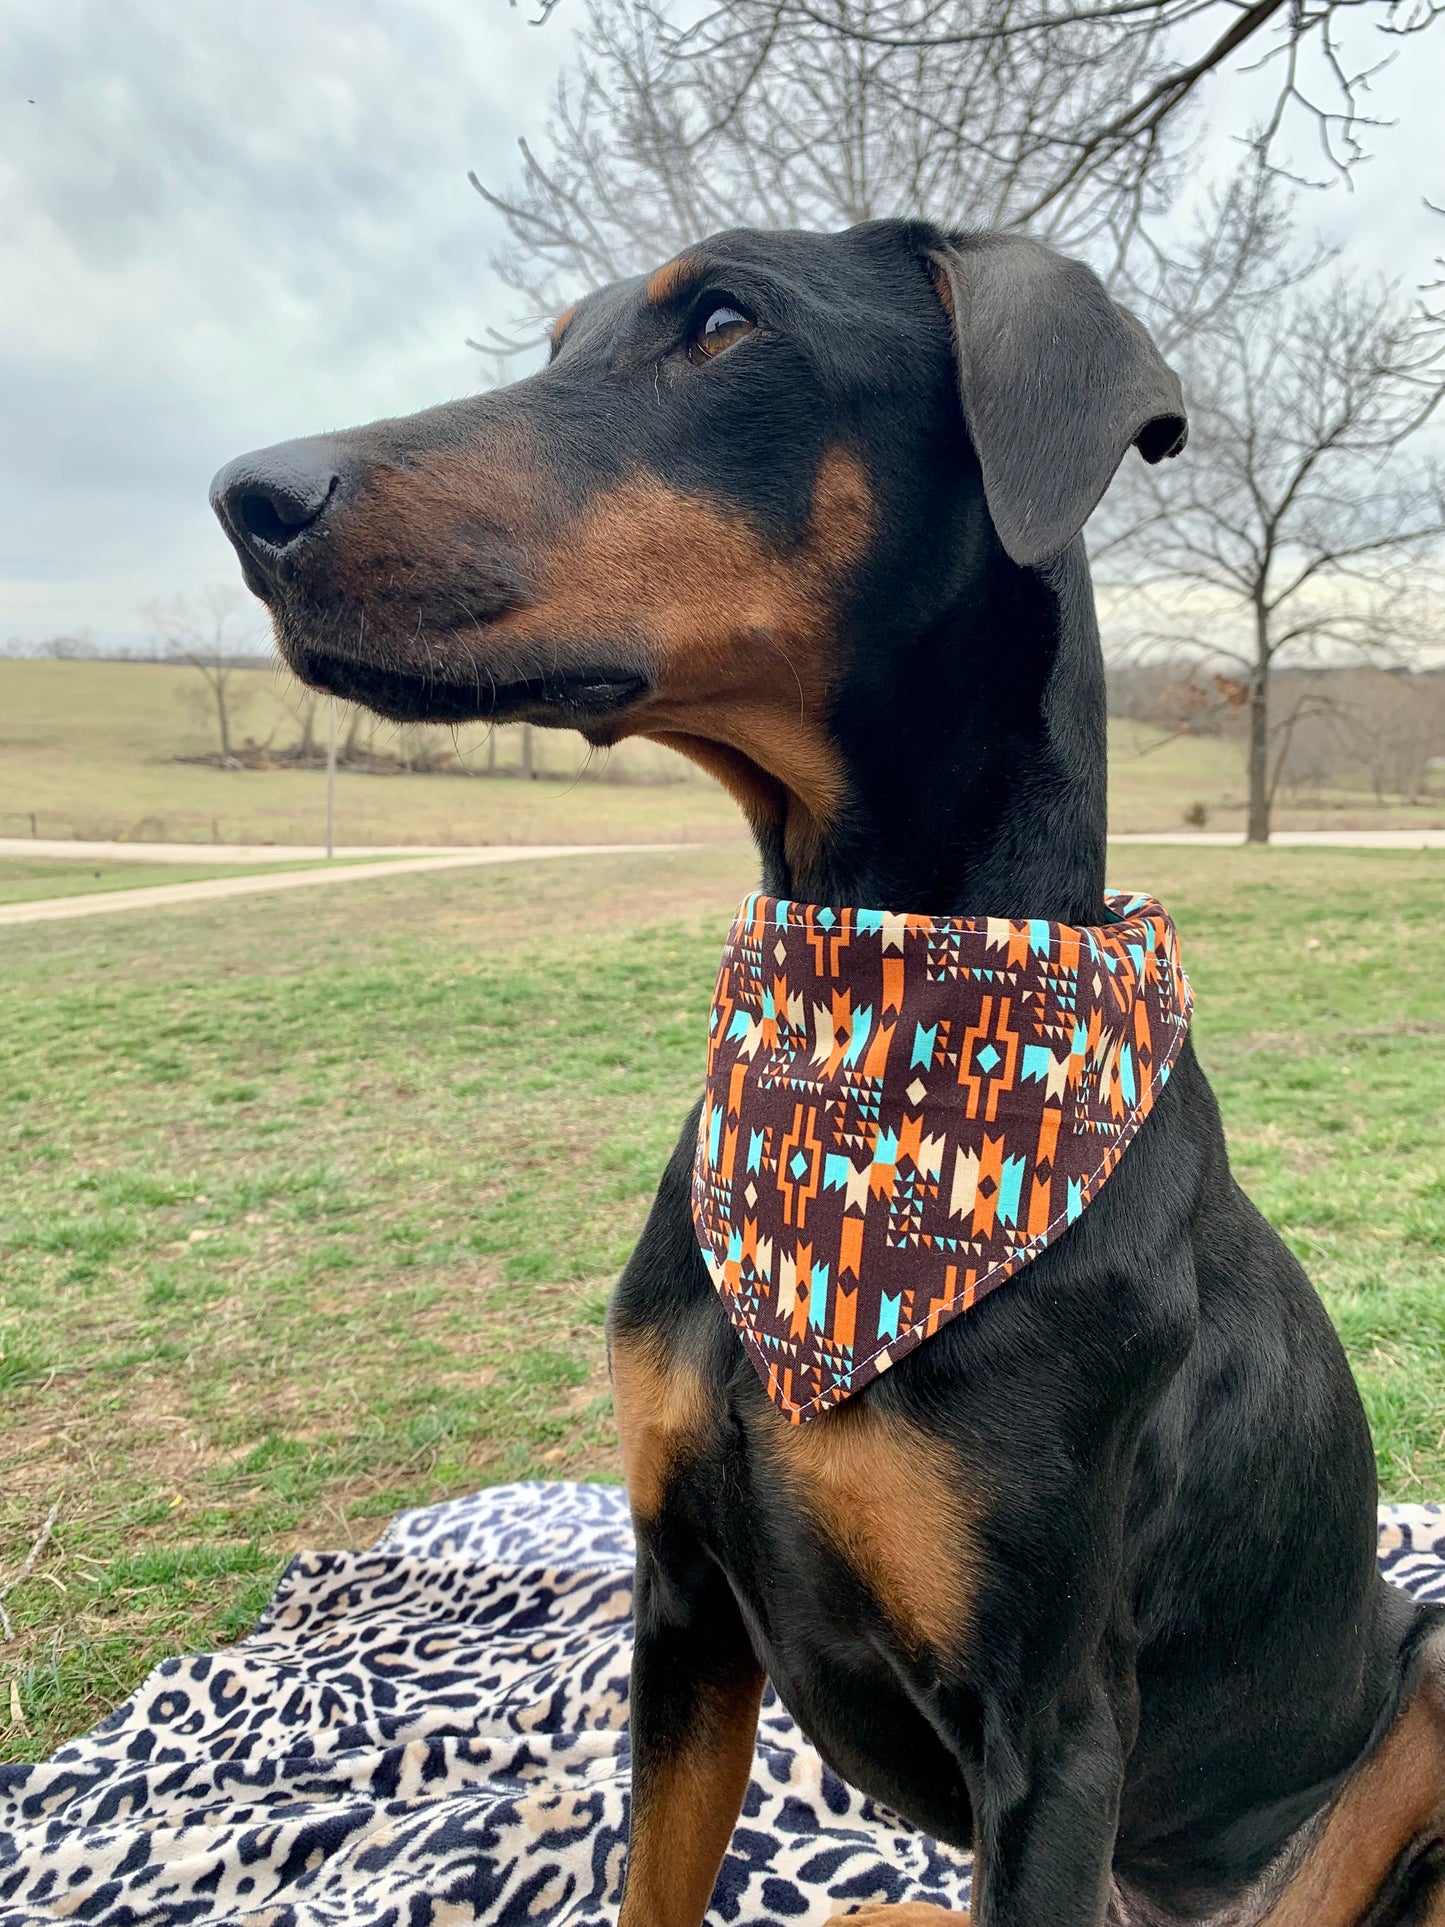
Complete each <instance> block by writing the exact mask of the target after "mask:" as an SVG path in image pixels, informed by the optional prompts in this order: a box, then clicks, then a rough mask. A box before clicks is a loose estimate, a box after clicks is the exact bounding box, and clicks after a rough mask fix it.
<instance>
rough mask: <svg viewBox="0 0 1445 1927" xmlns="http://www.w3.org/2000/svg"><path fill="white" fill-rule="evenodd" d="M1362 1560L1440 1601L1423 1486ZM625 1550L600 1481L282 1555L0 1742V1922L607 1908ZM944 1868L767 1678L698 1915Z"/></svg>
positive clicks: (958, 1883) (797, 1901) (823, 1899)
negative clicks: (821, 1749) (120, 1698)
mask: <svg viewBox="0 0 1445 1927" xmlns="http://www.w3.org/2000/svg"><path fill="white" fill-rule="evenodd" d="M1380 1558H1381V1562H1382V1564H1383V1566H1384V1568H1385V1571H1386V1572H1387V1573H1388V1575H1389V1577H1390V1578H1391V1579H1392V1580H1393V1581H1394V1582H1395V1583H1396V1584H1398V1585H1401V1586H1404V1587H1405V1588H1406V1589H1407V1590H1408V1591H1410V1592H1413V1593H1415V1594H1416V1595H1417V1596H1420V1597H1430V1598H1437V1599H1445V1507H1440V1506H1407V1507H1398V1508H1396V1509H1394V1510H1392V1511H1387V1512H1385V1513H1383V1514H1382V1515H1381V1522H1380ZM631 1575H632V1536H631V1532H630V1530H629V1528H628V1523H627V1513H626V1506H625V1502H624V1499H623V1496H622V1494H621V1492H620V1491H617V1490H615V1489H613V1488H610V1487H606V1486H587V1485H564V1484H557V1485H512V1486H497V1487H494V1488H493V1489H492V1490H490V1491H487V1492H481V1493H478V1494H477V1495H475V1496H474V1497H472V1498H468V1499H460V1500H455V1501H452V1502H451V1503H449V1504H446V1505H438V1506H433V1507H431V1508H429V1509H428V1510H426V1511H421V1512H409V1513H405V1514H403V1515H402V1517H401V1518H399V1519H397V1520H396V1521H395V1523H394V1524H393V1525H392V1526H391V1527H390V1528H389V1529H388V1531H387V1532H386V1533H385V1535H384V1536H383V1537H382V1538H381V1540H380V1541H379V1542H378V1543H377V1544H376V1545H375V1546H374V1547H372V1548H371V1549H370V1550H369V1551H367V1552H355V1553H308V1554H304V1555H302V1556H301V1557H300V1558H298V1559H296V1560H294V1561H293V1562H292V1564H291V1566H290V1568H289V1570H288V1571H287V1573H286V1574H285V1576H284V1578H283V1579H282V1581H281V1584H280V1587H279V1588H278V1590H277V1593H276V1596H275V1598H274V1599H273V1600H272V1602H271V1604H270V1606H269V1608H268V1609H267V1612H266V1614H265V1617H264V1618H263V1619H262V1621H261V1623H260V1625H259V1626H258V1627H257V1629H256V1631H255V1632H254V1633H252V1634H251V1636H250V1637H249V1638H248V1639H244V1640H242V1641H241V1642H240V1644H239V1645H237V1646H234V1647H232V1648H230V1649H229V1650H228V1651H226V1652H222V1653H208V1654H203V1655H201V1656H199V1657H192V1658H189V1659H171V1660H167V1661H166V1662H165V1664H164V1665H162V1666H161V1667H159V1668H158V1669H157V1670H156V1672H155V1673H153V1674H152V1675H151V1677H150V1678H149V1679H148V1680H147V1681H146V1682H145V1684H144V1685H143V1686H142V1687H141V1688H140V1690H139V1691H138V1692H137V1693H136V1694H135V1695H134V1697H133V1698H131V1699H130V1700H128V1701H127V1702H126V1704H125V1705H124V1706H122V1707H121V1708H120V1709H119V1711H118V1712H116V1713H114V1714H113V1715H112V1716H111V1718H110V1719H108V1720H107V1721H106V1722H105V1724H104V1725H103V1726H101V1727H99V1728H98V1729H97V1730H96V1731H95V1732H94V1733H91V1734H88V1735H87V1736H86V1737H85V1738H84V1739H80V1740H74V1741H72V1742H71V1743H70V1745H68V1746H64V1747H62V1748H61V1750H60V1751H59V1752H58V1753H57V1754H56V1756H55V1758H54V1759H53V1760H51V1761H50V1762H49V1763H48V1764H46V1765H44V1766H11V1767H0V1927H22V1923H23V1927H34V1924H35V1923H39V1922H46V1923H52V1922H58V1921H84V1922H86V1923H89V1924H90V1927H181V1924H182V1923H186V1927H192V1924H195V1927H205V1924H207V1923H215V1922H222V1921H224V1922H235V1923H238V1924H239V1923H244V1927H332V1924H333V1923H336V1924H337V1927H339V1924H340V1923H342V1922H346V1923H367V1924H368V1927H451V1924H452V1923H460V1922H466V1921H486V1922H488V1923H489V1924H490V1927H561V1924H562V1923H566V1927H604V1923H605V1924H606V1927H611V1923H612V1922H613V1921H615V1918H616V1907H617V1900H618V1893H619V1884H620V1880H621V1873H622V1862H623V1843H624V1839H625V1824H626V1804H627V1768H628V1743H627V1667H628V1657H629V1648H630V1620H629V1615H630V1603H631ZM968 1885H969V1874H968V1862H967V1859H966V1858H965V1857H963V1856H962V1855H959V1854H957V1853H954V1852H952V1851H950V1850H949V1849H947V1848H945V1847H942V1846H939V1845H938V1844H937V1843H936V1842H935V1841H932V1840H930V1839H928V1838H927V1837H926V1836H925V1835H923V1834H921V1833H917V1832H915V1831H914V1830H913V1829H912V1828H910V1827H908V1826H906V1825H905V1824H904V1823H903V1822H902V1821H901V1820H899V1819H898V1818H897V1817H896V1816H895V1815H894V1814H891V1813H889V1812H887V1811H885V1810H884V1809H883V1808H881V1807H879V1806H877V1805H875V1804H874V1802H872V1801H871V1800H867V1799H864V1798H863V1796H862V1795H861V1794H858V1793H855V1792H853V1791H852V1790H851V1789H850V1788H849V1787H847V1786H845V1785H844V1784H843V1782H842V1781H841V1780H838V1779H837V1778H836V1777H835V1776H834V1775H833V1774H832V1773H830V1772H829V1771H828V1770H827V1769H826V1768H825V1767H824V1766H823V1765H822V1763H821V1761H820V1760H819V1758H818V1756H817V1754H816V1753H815V1752H814V1751H813V1750H812V1748H811V1747H810V1746H809V1745H808V1744H807V1742H806V1741H805V1740H804V1739H803V1737H802V1736H801V1734H800V1733H799V1732H798V1729H797V1728H796V1727H795V1726H794V1725H793V1723H792V1721H791V1720H790V1719H789V1717H788V1715H787V1714H786V1713H785V1712H784V1710H783V1708H782V1707H781V1706H780V1705H779V1704H778V1702H777V1700H776V1698H774V1696H773V1695H772V1694H771V1693H769V1695H768V1697H767V1699H766V1700H765V1701H764V1704H763V1717H762V1724H761V1728H760V1730H759V1734H758V1745H757V1752H756V1755H755V1757H754V1762H753V1779H752V1784H751V1786H750V1787H749V1789H748V1795H747V1801H746V1804H745V1806H744V1808H743V1814H742V1818H741V1820H740V1821H739V1823H738V1826H737V1830H736V1831H735V1833H734V1835H733V1839H732V1845H731V1847H730V1848H729V1851H728V1856H727V1860H726V1862H725V1864H724V1867H723V1872H722V1878H721V1879H720V1881H719V1883H718V1887H717V1892H716V1894H715V1895H714V1898H713V1904H712V1908H711V1910H710V1912H709V1914H708V1920H709V1922H710V1923H712V1924H713V1927H719V1924H720V1923H724V1922H736V1923H739V1927H742V1924H743V1923H746V1927H757V1924H758V1923H771V1924H773V1927H785V1924H786V1927H815V1923H821V1922H823V1921H824V1920H826V1919H827V1918H828V1916H829V1915H830V1914H832V1913H834V1912H836V1911H839V1910H846V1909H848V1908H850V1907H853V1906H856V1905H857V1904H858V1903H859V1902H861V1901H864V1900H872V1899H879V1900H882V1899H888V1900H901V1899H905V1898H910V1899H926V1900H930V1901H933V1902H934V1903H935V1904H936V1905H939V1906H944V1907H954V1908H962V1907H963V1906H965V1905H966V1904H967V1899H968Z"/></svg>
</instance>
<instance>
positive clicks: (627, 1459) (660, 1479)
mask: <svg viewBox="0 0 1445 1927" xmlns="http://www.w3.org/2000/svg"><path fill="white" fill-rule="evenodd" d="M611 1349H612V1403H613V1409H614V1411H615V1413H616V1416H617V1435H618V1439H619V1441H620V1443H621V1447H622V1470H623V1473H624V1475H625V1477H626V1479H627V1496H628V1499H629V1500H630V1502H631V1505H632V1509H633V1511H634V1512H635V1513H636V1514H637V1515H638V1516H639V1517H640V1518H644V1519H651V1518H655V1517H656V1515H657V1513H658V1512H659V1511H660V1510H661V1508H662V1502H663V1499H664V1498H665V1496H666V1493H667V1488H668V1485H669V1484H670V1483H671V1480H672V1476H673V1472H674V1470H675V1468H676V1467H677V1465H678V1463H679V1461H680V1460H682V1459H684V1458H686V1457H687V1456H688V1455H689V1453H690V1452H692V1451H695V1450H696V1449H697V1447H698V1445H699V1443H700V1441H701V1438H702V1434H703V1432H704V1429H705V1427H706V1425H707V1422H708V1419H709V1417H710V1416H711V1414H712V1413H713V1410H714V1400H713V1395H712V1394H711V1393H710V1392H709V1390H708V1388H707V1387H706V1385H705V1384H704V1383H703V1380H702V1378H701V1376H700V1374H699V1373H697V1372H696V1371H694V1370H693V1369H692V1367H691V1366H689V1365H684V1364H682V1363H680V1362H679V1361H678V1360H676V1359H674V1358H670V1357H668V1356H667V1355H666V1354H665V1353H663V1352H662V1351H661V1349H660V1348H659V1347H658V1346H657V1345H656V1343H655V1342H654V1341H653V1340H651V1339H650V1338H647V1337H619V1336H616V1335H614V1337H613V1340H612V1348H611Z"/></svg>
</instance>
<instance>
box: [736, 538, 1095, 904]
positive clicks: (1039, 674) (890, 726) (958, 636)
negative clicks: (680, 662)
mask: <svg viewBox="0 0 1445 1927" xmlns="http://www.w3.org/2000/svg"><path fill="white" fill-rule="evenodd" d="M870 638H871V639H870V641H869V642H867V643H866V644H860V645H859V648H858V650H857V658H856V662H855V667H854V672H853V675H852V677H851V679H850V681H849V684H848V686H847V687H846V688H845V689H844V690H843V692H842V693H841V695H840V697H839V700H838V702H837V704H836V709H835V723H834V729H835V734H836V737H837V740H838V743H839V747H840V749H841V752H842V754H843V757H844V760H845V763H846V766H847V770H848V776H849V789H850V803H849V807H848V808H847V810H846V811H845V812H844V813H843V814H842V815H841V816H840V817H839V819H838V820H837V821H836V822H834V823H832V824H830V825H828V826H827V827H825V828H821V829H819V830H817V831H816V832H815V833H814V834H812V835H811V836H810V835H808V834H803V835H798V834H796V833H790V832H792V831H793V829H794V826H788V825H777V826H769V827H767V828H765V829H763V830H762V832H761V833H760V834H759V836H758V843H759V849H760V853H761V855H762V859H763V887H764V889H765V890H767V891H768V892H769V893H771V894H774V895H780V896H790V897H795V898H799V899H804V900H806V901H809V902H815V903H833V904H855V905H861V906H865V907H868V908H873V909H888V910H899V911H913V912H917V913H923V914H930V915H957V916H1005V917H1018V918H1022V917H1043V918H1048V919H1051V920H1053V921H1057V922H1068V923H1098V922H1099V921H1100V920H1101V918H1102V916H1103V889H1104V858H1105V836H1106V827H1107V815H1106V810H1107V800H1106V779H1107V736H1106V708H1105V694H1104V668H1103V658H1102V655H1101V652H1100V647H1099V634H1098V627H1097V623H1096V621H1095V616H1094V601H1093V589H1092V585H1091V583H1090V579H1089V570H1088V564H1087V562H1086V560H1085V557H1084V551H1083V543H1082V541H1076V542H1075V543H1074V544H1073V545H1072V546H1071V547H1070V548H1069V549H1068V550H1067V551H1066V552H1065V553H1064V555H1063V556H1061V557H1060V558H1059V560H1058V561H1057V562H1055V563H1053V564H1051V565H1050V566H1049V568H1047V569H1046V570H1037V571H1025V570H1020V569H1014V568H1013V567H1012V565H1007V564H1002V563H1000V564H999V565H997V571H996V573H995V576H994V577H993V579H991V581H990V583H989V584H988V592H987V593H986V594H980V593H979V592H978V585H977V584H974V585H971V589H970V592H968V593H965V594H964V595H962V596H960V597H959V598H958V599H956V600H955V601H954V603H953V604H952V606H951V607H950V608H949V609H948V610H947V612H946V614H945V615H944V617H943V619H942V620H941V621H939V622H936V623H934V624H933V625H932V626H931V627H930V628H929V629H928V630H927V631H925V632H923V633H918V634H915V635H913V636H907V635H902V636H900V635H892V636H888V637H887V638H886V640H885V641H883V642H882V643H880V641H879V629H878V627H877V626H876V624H875V625H873V626H872V627H871V629H870Z"/></svg>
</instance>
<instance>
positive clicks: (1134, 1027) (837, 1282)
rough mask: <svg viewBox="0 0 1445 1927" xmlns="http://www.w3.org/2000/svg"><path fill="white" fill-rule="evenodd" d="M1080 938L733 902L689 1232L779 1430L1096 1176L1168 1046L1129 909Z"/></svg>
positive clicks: (1139, 924) (1153, 950)
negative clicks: (783, 1418)
mask: <svg viewBox="0 0 1445 1927" xmlns="http://www.w3.org/2000/svg"><path fill="white" fill-rule="evenodd" d="M1105 901H1106V904H1107V907H1108V910H1109V913H1110V917H1111V921H1110V922H1108V923H1104V924H1100V925H1097V926H1093V927H1086V926H1083V925H1073V924H1060V923H1046V922H1042V921H1037V920H1034V921H1025V922H1014V921H1010V920H1008V919H1004V918H999V917H915V916H904V915H893V914H891V913H889V912H887V911H881V910H852V909H842V910H835V909H832V908H829V907H828V906H826V905H820V904H808V903H794V902H791V901H789V900H788V899H785V898H778V897H765V896H760V895H759V896H751V897H749V898H748V899H747V900H746V902H745V903H744V904H743V905H742V908H741V909H740V910H739V912H738V914H737V917H736V918H735V919H734V922H733V928H732V933H731V935H730V936H729V938H728V942H727V946H726V948H725V949H724V951H723V958H722V966H721V968H720V970H719V972H718V981H717V989H716V992H715V993H714V996H713V1006H712V1029H711V1035H710V1038H709V1042H708V1070H707V1094H706V1097H705V1100H704V1103H703V1109H702V1118H701V1122H700V1124H699V1127H698V1142H697V1155H696V1160H695V1163H694V1166H693V1185H692V1207H693V1222H694V1224H695V1226H696V1229H697V1236H698V1242H699V1244H700V1245H701V1247H702V1253H703V1257H704V1258H705V1259H706V1261H707V1266H708V1270H709V1271H710V1273H711V1274H712V1279H713V1283H714V1284H715V1285H716V1287H717V1290H718V1292H719V1294H720V1295H721V1297H722V1300H723V1303H724V1305H725V1306H726V1307H727V1310H728V1313H729V1316H730V1317H731V1318H732V1321H733V1323H734V1325H735V1326H736V1327H737V1329H738V1331H739V1333H740V1334H741V1336H742V1340H743V1343H744V1345H745V1346H746V1348H747V1351H748V1355H749V1357H750V1358H751V1359H752V1362H753V1364H754V1366H755V1367H756V1369H757V1371H758V1374H759V1376H760V1377H761V1378H762V1381H763V1383H764V1385H766V1387H767V1389H768V1394H769V1396H770V1397H771V1398H772V1399H773V1400H774V1402H775V1403H776V1404H777V1405H778V1406H779V1408H780V1409H781V1410H782V1411H783V1412H785V1413H786V1414H787V1416H788V1417H789V1418H790V1419H792V1420H793V1421H794V1423H799V1422H801V1421H802V1420H803V1419H807V1418H811V1417H813V1416H814V1415H815V1414H816V1413H818V1412H822V1411H826V1410H827V1408H828V1407H829V1406H831V1405H836V1404H838V1403H839V1402H840V1401H841V1400H843V1399H845V1398H847V1397H848V1395H849V1394H850V1393H851V1392H854V1391H856V1390H857V1389H858V1388H859V1386H862V1385H866V1384H867V1383H868V1382H869V1380H870V1379H874V1378H877V1377H878V1375H879V1374H880V1373H881V1372H884V1371H886V1370H887V1369H888V1367H889V1366H890V1365H892V1364H894V1363H895V1362H896V1361H897V1360H898V1359H899V1358H902V1357H903V1356H904V1355H905V1354H906V1353H908V1352H910V1351H912V1350H913V1348H914V1347H915V1346H916V1345H921V1344H922V1343H923V1341H924V1339H925V1338H929V1337H931V1336H932V1335H933V1333H934V1332H936V1331H937V1330H938V1329H939V1327H940V1326H941V1325H943V1324H945V1323H946V1322H947V1321H948V1320H949V1319H950V1318H955V1317H957V1316H958V1315H959V1314H960V1313H961V1312H966V1311H968V1310H970V1309H971V1307H972V1306H973V1305H975V1304H976V1303H977V1302H978V1300H979V1299H980V1298H982V1297H984V1296H985V1295H986V1294H987V1293H988V1292H990V1291H993V1290H995V1289H996V1288H997V1287H998V1286H999V1285H1001V1284H1003V1283H1004V1281H1005V1280H1006V1279H1008V1278H1011V1277H1013V1275H1014V1274H1015V1273H1016V1272H1017V1271H1018V1270H1019V1268H1020V1267H1021V1266H1022V1265H1025V1264H1027V1263H1028V1261H1029V1259H1030V1258H1034V1257H1037V1255H1038V1254H1039V1252H1040V1251H1042V1250H1043V1249H1044V1248H1045V1247H1046V1246H1047V1245H1048V1244H1050V1243H1051V1242H1052V1240H1053V1239H1055V1238H1056V1237H1058V1236H1059V1234H1060V1233H1061V1232H1063V1231H1065V1230H1066V1229H1067V1228H1068V1226H1069V1225H1071V1224H1072V1223H1073V1222H1074V1220H1075V1219H1076V1218H1077V1217H1078V1216H1079V1214H1080V1213H1081V1212H1082V1211H1083V1210H1084V1208H1085V1206H1086V1205H1087V1204H1088V1203H1089V1202H1090V1200H1091V1199H1092V1198H1093V1197H1094V1196H1095V1195H1096V1194H1097V1192H1098V1190H1099V1187H1100V1185H1102V1184H1103V1183H1104V1181H1105V1179H1106V1178H1107V1177H1108V1176H1109V1174H1110V1172H1111V1171H1113V1169H1114V1168H1115V1166H1116V1165H1117V1164H1118V1162H1119V1159H1120V1157H1121V1156H1122V1155H1123V1152H1124V1149H1125V1147H1126V1146H1127V1145H1128V1144H1129V1142H1130V1140H1131V1139H1132V1138H1133V1136H1134V1133H1135V1132H1136V1131H1137V1130H1138V1128H1139V1126H1140V1124H1141V1123H1142V1122H1143V1120H1144V1118H1145V1117H1147V1116H1148V1114H1149V1111H1150V1109H1151V1108H1152V1106H1153V1103H1154V1100H1155V1097H1156V1096H1157V1094H1158V1092H1159V1091H1160V1090H1161V1089H1162V1087H1163V1085H1164V1083H1165V1081H1166V1080H1167V1078H1168V1076H1169V1071H1170V1067H1171V1065H1172V1064H1173V1062H1174V1059H1175V1057H1176V1056H1177V1055H1178V1052H1179V1048H1180V1046H1181V1045H1182V1043H1183V1042H1184V1038H1185V1036H1186V1035H1187V1033H1188V1029H1189V1013H1190V1008H1191V996H1190V989H1189V980H1188V978H1187V977H1186V976H1185V975H1184V970H1183V966H1182V964H1181V963H1180V961H1179V941H1178V936H1177V933H1176V932H1175V929H1174V925H1173V924H1172V923H1171V922H1170V920H1169V918H1168V916H1166V914H1165V913H1164V911H1163V910H1162V909H1161V907H1160V906H1159V904H1157V903H1155V902H1154V901H1153V900H1152V899H1151V898H1149V897H1141V896H1121V895H1117V894H1114V893H1111V894H1110V895H1109V896H1108V897H1107V898H1106V900H1105Z"/></svg>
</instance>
